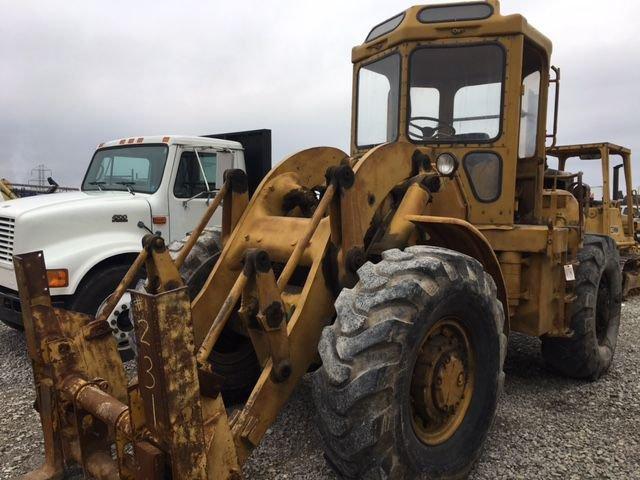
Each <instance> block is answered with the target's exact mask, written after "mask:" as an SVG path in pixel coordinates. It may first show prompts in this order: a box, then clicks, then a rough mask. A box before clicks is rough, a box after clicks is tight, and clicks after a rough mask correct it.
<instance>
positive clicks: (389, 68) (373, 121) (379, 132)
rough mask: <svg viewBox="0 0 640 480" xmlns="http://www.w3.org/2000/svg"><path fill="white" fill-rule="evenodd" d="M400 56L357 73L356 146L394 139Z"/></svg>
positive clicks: (375, 63)
mask: <svg viewBox="0 0 640 480" xmlns="http://www.w3.org/2000/svg"><path fill="white" fill-rule="evenodd" d="M399 102H400V55H397V54H393V55H389V56H388V57H384V58H382V59H380V60H377V61H375V62H372V63H369V64H367V65H363V66H362V67H360V71H359V72H358V110H357V116H358V118H357V127H356V131H357V138H356V141H357V144H358V146H359V147H368V146H373V145H378V144H380V143H385V142H392V141H394V140H395V139H396V138H397V136H398V112H399Z"/></svg>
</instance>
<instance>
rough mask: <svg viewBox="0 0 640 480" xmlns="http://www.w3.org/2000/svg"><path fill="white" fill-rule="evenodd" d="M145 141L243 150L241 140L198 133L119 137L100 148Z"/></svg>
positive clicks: (143, 142) (99, 146)
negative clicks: (203, 135) (200, 135)
mask: <svg viewBox="0 0 640 480" xmlns="http://www.w3.org/2000/svg"><path fill="white" fill-rule="evenodd" d="M145 143H156V144H157V143H165V144H167V145H185V146H189V147H218V148H228V149H230V150H243V148H242V144H241V143H240V142H234V141H232V140H222V139H220V138H210V137H198V136H196V135H147V136H139V137H127V138H119V139H117V140H111V141H108V142H104V143H101V144H100V145H98V148H105V147H117V146H120V145H140V144H145Z"/></svg>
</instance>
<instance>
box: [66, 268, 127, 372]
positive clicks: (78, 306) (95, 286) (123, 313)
mask: <svg viewBox="0 0 640 480" xmlns="http://www.w3.org/2000/svg"><path fill="white" fill-rule="evenodd" d="M128 269H129V266H128V265H111V266H107V267H104V268H102V269H99V270H97V271H95V272H93V273H91V274H90V276H89V277H87V278H85V279H84V280H83V281H82V283H81V284H80V287H79V288H78V290H77V291H76V293H75V294H74V295H73V297H71V299H70V300H69V301H68V303H67V308H68V309H69V310H73V311H75V312H80V313H86V314H87V315H97V314H98V312H99V311H100V310H101V307H102V305H103V304H104V303H105V302H106V300H107V298H108V297H109V295H110V294H111V293H112V292H113V291H114V290H115V289H116V287H117V286H118V284H119V283H120V281H121V280H122V279H123V278H124V276H125V274H126V273H127V270H128ZM130 303H131V297H130V296H129V294H128V293H127V294H125V296H123V297H122V300H121V301H120V302H119V304H118V306H117V307H116V308H115V310H114V311H113V312H112V313H111V314H110V315H109V317H108V319H107V321H108V322H109V324H110V326H111V329H112V330H113V332H114V333H113V334H114V336H115V337H116V341H117V343H118V351H119V352H120V356H121V357H122V359H123V360H124V361H127V360H131V359H132V358H133V357H134V351H135V350H134V346H135V339H134V333H133V323H131V315H130V312H129V305H130Z"/></svg>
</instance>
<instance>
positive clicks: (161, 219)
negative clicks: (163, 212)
mask: <svg viewBox="0 0 640 480" xmlns="http://www.w3.org/2000/svg"><path fill="white" fill-rule="evenodd" d="M152 220H153V224H154V225H166V224H167V217H163V216H157V217H153V219H152Z"/></svg>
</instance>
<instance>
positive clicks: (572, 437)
mask: <svg viewBox="0 0 640 480" xmlns="http://www.w3.org/2000/svg"><path fill="white" fill-rule="evenodd" d="M639 360H640V297H636V298H634V299H632V300H630V301H629V302H627V303H626V304H625V305H624V307H623V321H622V327H621V330H620V337H619V340H618V349H617V352H616V358H615V361H614V365H613V367H612V369H611V371H610V372H609V373H608V375H606V376H605V377H604V378H602V379H601V380H599V381H598V382H595V383H587V382H581V381H574V380H568V379H565V378H562V377H559V376H557V375H555V374H553V373H551V372H549V371H548V370H546V369H545V367H544V364H543V362H542V359H541V357H540V354H539V341H538V340H537V339H531V338H526V337H523V336H519V335H512V338H511V340H510V343H509V354H508V356H507V361H506V367H505V370H506V374H507V377H506V384H505V393H504V395H503V397H502V401H501V403H500V406H499V408H498V416H497V419H496V423H495V425H494V427H493V430H492V432H491V434H490V436H489V439H488V441H487V447H486V450H485V452H484V454H483V456H482V458H481V460H480V462H479V463H478V464H477V466H476V468H475V469H474V471H473V472H472V474H471V477H470V478H471V479H473V480H481V479H482V480H484V479H487V480H488V479H491V480H493V479H507V478H508V479H539V478H544V479H551V478H562V479H604V478H615V479H640V364H639ZM310 390H311V387H310V381H309V379H308V378H307V379H305V381H304V382H303V383H302V384H301V385H300V387H299V388H298V390H297V392H296V394H295V395H294V396H293V398H292V399H291V401H290V402H289V404H288V406H287V407H286V409H285V410H284V411H283V412H282V414H281V415H280V417H279V419H278V421H277V422H276V423H275V425H274V426H273V428H272V429H270V430H269V432H268V434H267V436H266V437H265V439H264V441H263V442H262V444H261V445H260V447H259V448H258V449H256V451H255V452H254V454H253V455H252V457H251V458H250V459H249V461H248V463H247V464H246V465H245V468H244V473H245V476H246V478H249V479H257V480H275V479H278V480H281V479H313V480H320V479H337V476H335V475H334V474H333V473H332V472H331V471H330V470H329V469H328V468H327V466H326V465H325V463H324V460H323V457H322V450H321V447H320V438H319V434H318V433H317V431H316V429H315V426H314V423H313V415H314V409H313V403H312V400H311V391H310ZM32 403H33V388H32V386H31V371H30V368H29V361H28V358H27V355H26V351H25V343H24V338H23V335H22V334H21V333H19V332H15V331H13V330H11V329H9V328H6V327H4V326H3V325H0V404H1V405H2V406H3V408H2V411H1V413H0V479H10V478H16V477H17V476H19V475H20V474H22V473H25V472H27V471H29V470H31V469H33V468H35V467H37V466H38V465H39V463H40V461H41V459H42V454H41V452H42V448H43V444H42V435H41V433H40V428H39V422H38V417H37V415H36V413H35V412H34V411H33V410H32Z"/></svg>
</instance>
